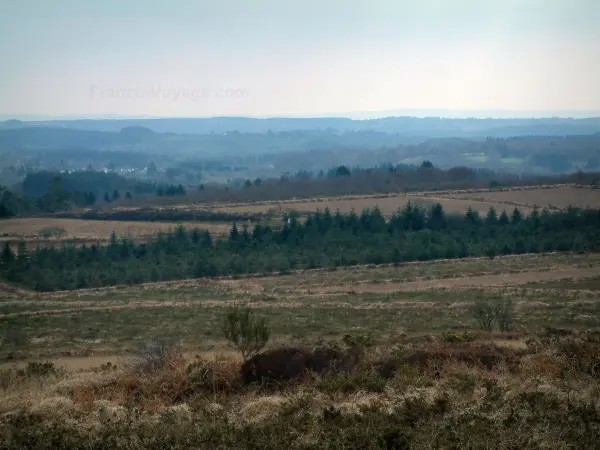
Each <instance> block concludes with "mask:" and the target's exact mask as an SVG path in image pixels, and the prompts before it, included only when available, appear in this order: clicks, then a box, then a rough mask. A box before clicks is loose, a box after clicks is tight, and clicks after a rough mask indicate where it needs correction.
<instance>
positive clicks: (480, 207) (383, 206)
mask: <svg viewBox="0 0 600 450" xmlns="http://www.w3.org/2000/svg"><path fill="white" fill-rule="evenodd" d="M408 202H411V203H412V204H416V205H423V206H425V207H429V206H431V205H433V204H435V203H440V204H441V205H442V206H443V207H444V210H445V211H446V212H447V213H454V214H464V213H465V212H466V211H467V210H468V209H469V208H472V209H474V210H477V211H479V213H480V214H485V213H487V212H488V210H489V209H490V207H492V206H493V207H494V208H496V209H497V210H499V211H502V210H503V209H506V210H507V211H510V210H512V209H513V208H514V206H512V205H509V204H503V203H499V202H482V201H477V200H470V199H452V198H444V197H441V196H440V197H437V196H417V195H396V196H387V197H381V196H370V197H355V198H331V199H328V198H324V199H313V200H310V201H297V202H274V203H268V204H245V205H231V206H221V207H217V208H216V210H217V211H222V212H229V213H233V212H237V213H241V212H251V213H257V212H262V213H267V212H269V211H281V212H283V211H290V210H292V209H293V210H296V211H298V212H301V213H305V212H312V211H315V210H317V209H320V210H321V211H323V210H324V209H325V208H329V209H330V211H331V212H332V213H333V212H335V211H337V210H340V212H343V213H347V212H350V211H351V210H354V211H356V212H357V213H359V214H360V212H361V211H362V210H363V209H366V208H374V207H375V206H377V207H379V209H380V210H381V212H382V213H383V214H384V215H387V216H389V215H392V214H393V213H395V212H397V211H398V210H399V209H401V208H403V207H404V206H405V205H406V204H407V203H408ZM527 211H528V209H525V212H527Z"/></svg>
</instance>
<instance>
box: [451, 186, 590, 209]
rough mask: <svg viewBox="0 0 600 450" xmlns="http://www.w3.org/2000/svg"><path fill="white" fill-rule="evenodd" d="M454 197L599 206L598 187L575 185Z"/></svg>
mask: <svg viewBox="0 0 600 450" xmlns="http://www.w3.org/2000/svg"><path fill="white" fill-rule="evenodd" d="M456 198H464V199H478V200H481V199H485V201H488V202H498V203H507V204H524V205H529V206H534V205H537V206H538V207H543V206H553V207H556V208H566V207H568V206H569V205H572V206H576V207H579V208H586V207H588V208H600V189H586V188H576V187H558V188H552V189H527V190H512V191H490V192H484V193H481V194H473V193H462V194H456Z"/></svg>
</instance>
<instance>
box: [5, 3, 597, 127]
mask: <svg viewBox="0 0 600 450" xmlns="http://www.w3.org/2000/svg"><path fill="white" fill-rule="evenodd" d="M0 61H2V63H1V65H0V67H1V69H0V114H2V115H10V114H13V115H17V114H19V115H21V114H37V115H74V116H82V117H86V116H87V117H91V116H97V115H102V114H118V115H130V116H131V115H135V116H140V115H150V116H216V115H253V116H268V115H299V114H314V115H319V114H325V113H331V112H350V111H379V110H406V109H452V110H459V109H460V110H513V111H514V110H521V111H538V112H548V113H557V112H561V111H576V110H588V111H589V110H596V111H598V110H600V0H439V1H433V0H368V1H367V0H365V1H353V0H320V1H316V0H298V1H297V0H289V1H286V0H236V1H233V0H215V1H206V0H196V1H193V0H188V1H184V0H168V1H165V0H139V1H138V0H97V1H96V0H94V1H91V0H71V1H69V0H52V1H50V0H0Z"/></svg>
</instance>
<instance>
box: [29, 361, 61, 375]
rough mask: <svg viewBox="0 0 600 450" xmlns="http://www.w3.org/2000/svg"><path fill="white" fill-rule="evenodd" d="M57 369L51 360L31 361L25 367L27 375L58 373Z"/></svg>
mask: <svg viewBox="0 0 600 450" xmlns="http://www.w3.org/2000/svg"><path fill="white" fill-rule="evenodd" d="M56 374H57V370H56V367H55V366H54V363H51V362H48V361H46V362H42V363H41V362H35V361H34V362H30V363H28V364H27V367H26V368H25V376H27V377H47V376H50V375H56Z"/></svg>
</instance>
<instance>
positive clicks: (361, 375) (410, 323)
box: [0, 253, 600, 449]
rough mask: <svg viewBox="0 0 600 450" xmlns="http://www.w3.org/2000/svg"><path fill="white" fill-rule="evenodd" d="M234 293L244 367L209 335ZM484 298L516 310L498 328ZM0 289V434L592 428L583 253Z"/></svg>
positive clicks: (239, 440)
mask: <svg viewBox="0 0 600 450" xmlns="http://www.w3.org/2000/svg"><path fill="white" fill-rule="evenodd" d="M235 304H238V305H239V304H244V305H248V306H250V308H251V309H250V311H251V312H252V313H253V314H255V315H257V316H260V317H263V318H264V319H265V320H266V321H267V323H268V324H269V327H270V340H269V341H268V343H267V347H266V349H265V350H263V353H262V354H263V355H270V356H268V357H267V358H268V359H250V360H249V361H250V362H252V364H253V365H252V366H251V367H253V369H252V371H251V372H248V367H250V366H248V364H249V363H246V364H242V363H243V360H242V359H241V357H240V356H239V354H238V353H237V352H236V351H235V348H234V347H233V346H232V345H230V343H228V341H227V340H226V339H224V335H223V332H222V324H223V317H225V315H226V314H227V312H228V311H230V310H231V309H230V308H231V307H232V305H235ZM481 304H487V305H509V306H510V308H511V311H512V315H511V316H510V319H509V322H510V323H508V325H507V326H505V327H504V329H503V331H501V330H500V329H499V328H497V325H496V324H492V325H491V327H490V328H489V329H485V330H484V329H482V326H481V322H480V321H479V319H478V316H477V314H476V313H475V312H476V311H477V309H476V308H477V305H481ZM1 305H2V306H1V310H0V313H1V315H0V327H1V328H0V335H1V336H3V337H2V354H1V355H0V357H1V358H2V361H3V363H2V369H1V372H0V375H1V377H0V381H1V383H2V386H1V391H0V392H1V393H0V412H1V414H2V415H1V416H0V424H1V426H2V428H3V430H5V432H4V433H2V438H0V441H1V445H2V446H3V447H20V446H21V447H22V446H28V445H33V446H35V448H69V447H71V446H72V445H74V443H76V442H81V440H82V439H83V440H85V442H86V443H87V444H86V445H87V446H88V448H106V447H113V446H115V445H126V446H137V447H139V448H165V447H169V448H223V449H225V448H240V449H241V448H248V446H249V445H250V446H255V447H256V448H272V449H276V448H281V447H282V446H288V447H291V448H336V449H338V448H339V449H341V448H593V447H594V445H595V441H594V439H595V438H594V436H597V435H598V433H599V432H600V421H599V419H600V411H599V409H598V406H597V405H596V403H595V402H594V399H595V398H597V396H598V395H599V394H600V382H599V381H598V367H600V342H599V341H598V338H597V335H596V334H593V333H592V332H591V331H589V330H597V329H599V327H600V323H599V320H600V319H599V318H600V314H599V311H600V257H599V256H598V255H597V254H572V253H558V254H538V255H511V256H503V257H496V258H493V259H490V258H465V259H462V260H459V261H447V260H439V261H429V262H417V263H405V264H396V265H381V266H374V265H369V266H355V267H348V268H340V269H337V270H304V271H296V272H292V273H289V274H287V275H280V276H277V275H272V276H261V277H256V276H253V277H236V278H232V277H221V278H213V279H194V280H188V281H177V282H163V283H149V284H143V285H139V286H130V287H127V286H116V287H111V288H101V289H87V290H78V291H64V292H55V293H44V294H42V293H34V292H30V291H26V290H12V291H11V290H8V289H7V290H5V292H4V293H3V294H2V299H1ZM505 325H506V324H505ZM490 330H491V331H490ZM175 342H179V343H180V344H179V345H176V344H174V343H175ZM148 343H155V347H148ZM156 343H162V344H160V345H162V347H156V345H158V344H156ZM165 343H169V344H165ZM144 346H145V347H144ZM156 348H160V349H161V351H159V352H156V351H154V350H153V351H150V352H149V353H148V351H149V350H148V349H156ZM141 349H146V350H141ZM140 355H142V359H143V362H144V365H140ZM144 358H150V359H151V360H152V363H153V365H152V366H151V367H150V366H148V365H147V363H148V360H147V359H144ZM299 361H300V362H299ZM154 363H157V364H154ZM265 364H266V366H265ZM256 377H258V378H256ZM49 436H51V437H49Z"/></svg>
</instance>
